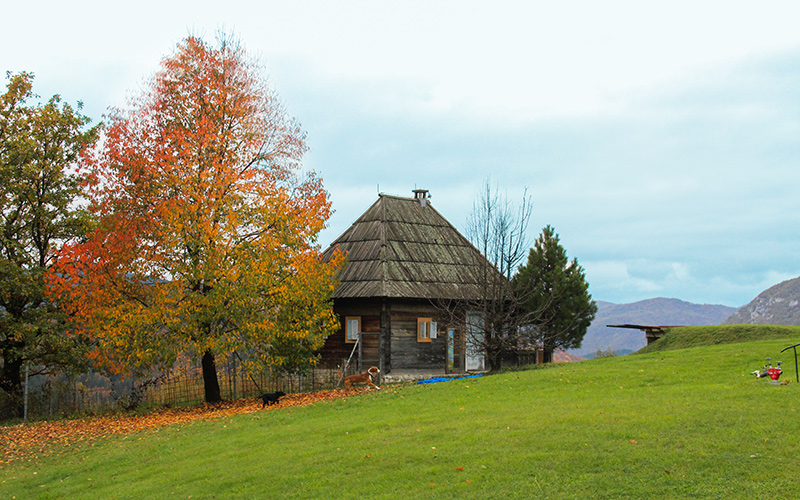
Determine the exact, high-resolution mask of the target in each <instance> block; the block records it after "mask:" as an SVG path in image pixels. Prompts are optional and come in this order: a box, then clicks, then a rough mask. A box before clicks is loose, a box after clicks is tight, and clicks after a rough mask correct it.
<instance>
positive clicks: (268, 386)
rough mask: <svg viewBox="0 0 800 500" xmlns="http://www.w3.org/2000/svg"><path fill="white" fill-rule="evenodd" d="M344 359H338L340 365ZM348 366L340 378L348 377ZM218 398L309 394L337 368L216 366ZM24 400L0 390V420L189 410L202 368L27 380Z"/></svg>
mask: <svg viewBox="0 0 800 500" xmlns="http://www.w3.org/2000/svg"><path fill="white" fill-rule="evenodd" d="M346 361H347V360H343V362H342V364H341V366H344V365H345V362H346ZM354 370H355V367H353V366H351V367H350V368H349V369H348V370H347V373H345V375H350V374H352V373H354ZM217 377H218V380H219V386H220V393H221V396H222V399H225V400H236V399H242V398H249V397H252V398H256V397H258V396H260V395H261V394H263V393H265V392H274V391H278V390H280V391H283V392H286V393H287V394H288V393H296V392H313V391H320V390H327V389H333V388H335V387H336V386H337V382H338V381H339V375H338V370H337V368H335V367H334V368H314V369H313V370H310V371H309V372H308V373H307V374H290V373H285V372H281V373H272V374H270V373H268V372H267V373H257V374H252V373H248V372H246V371H245V370H243V369H242V368H241V364H239V363H235V362H231V363H227V364H220V365H217ZM26 389H27V390H26V391H25V392H26V396H23V398H24V399H25V401H20V400H19V398H17V400H13V399H12V398H11V397H10V396H9V395H8V394H7V393H4V392H2V391H0V421H1V420H9V419H15V418H18V417H19V415H18V414H17V411H18V408H20V407H24V409H25V410H24V418H25V419H27V420H41V419H47V418H56V417H62V416H71V415H82V414H93V413H100V412H105V411H111V410H125V409H132V408H134V407H137V406H144V407H147V406H190V405H194V404H199V403H201V402H202V401H203V398H204V386H203V375H202V369H201V367H200V363H199V362H191V361H188V360H183V361H181V362H179V363H176V365H175V366H174V367H173V368H172V369H171V370H169V371H168V372H165V373H154V374H152V375H150V376H148V377H140V378H135V379H133V378H127V379H123V378H122V377H107V376H104V375H102V374H100V373H96V372H92V373H86V374H82V375H78V376H67V375H63V374H62V375H58V376H56V375H48V376H39V377H32V378H31V381H30V382H29V383H28V385H27V386H26Z"/></svg>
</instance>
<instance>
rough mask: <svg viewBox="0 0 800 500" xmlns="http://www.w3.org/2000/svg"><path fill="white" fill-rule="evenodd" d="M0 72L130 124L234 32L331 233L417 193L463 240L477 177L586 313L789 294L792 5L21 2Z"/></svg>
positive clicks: (799, 158) (792, 269)
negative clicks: (177, 53)
mask: <svg viewBox="0 0 800 500" xmlns="http://www.w3.org/2000/svg"><path fill="white" fill-rule="evenodd" d="M2 10H3V19H2V21H0V22H2V29H0V66H2V68H0V69H2V70H4V71H12V72H18V71H23V70H24V71H32V72H34V73H35V75H36V80H35V82H34V90H35V91H36V92H37V93H39V94H40V95H42V96H44V97H49V96H51V95H52V94H54V93H59V94H61V95H62V96H63V97H64V98H65V99H66V100H67V101H70V102H73V103H74V102H75V101H77V100H81V101H83V102H84V105H85V107H84V112H85V113H86V114H87V115H89V116H90V117H92V118H93V120H94V121H95V122H96V121H100V120H101V119H102V115H103V114H104V113H105V112H106V111H107V109H108V107H110V106H116V107H124V106H125V104H126V101H125V99H126V96H127V95H129V93H130V92H132V91H136V90H137V89H139V88H141V86H142V84H143V82H144V81H145V79H146V78H147V77H149V76H150V75H152V73H153V72H154V71H155V70H156V69H157V68H158V64H159V61H160V60H161V59H162V58H163V57H165V56H167V55H169V54H170V53H171V52H172V50H173V49H174V47H175V45H176V44H177V43H178V42H179V41H180V40H181V39H182V38H184V37H186V36H187V35H189V34H194V35H201V36H203V37H204V38H206V39H207V40H212V39H213V37H214V34H215V32H216V31H217V30H218V29H224V30H226V31H228V32H234V33H235V34H236V35H237V36H238V37H239V38H240V39H241V41H242V42H243V43H244V44H245V46H246V47H247V48H248V50H250V51H251V52H253V53H256V54H260V55H261V57H262V60H263V61H264V63H265V64H266V67H267V68H268V76H269V79H270V81H271V83H272V85H273V86H274V87H275V88H276V90H277V91H278V93H279V94H280V95H281V97H282V99H283V101H284V103H285V105H286V107H287V108H288V110H289V112H290V114H292V115H293V116H295V117H297V118H298V119H299V121H300V122H301V123H302V125H303V127H304V128H305V129H306V130H307V131H308V145H309V147H310V151H309V153H308V155H307V156H306V160H305V167H304V168H306V169H309V170H315V171H316V172H318V173H319V174H320V175H321V177H322V178H323V180H324V183H325V187H326V189H327V190H328V191H329V192H330V195H331V198H332V200H333V204H334V209H335V210H336V213H335V214H334V215H333V217H332V218H331V220H330V221H329V228H328V229H327V230H325V231H324V232H323V233H322V235H321V236H320V243H321V244H322V246H323V247H324V246H327V245H328V244H329V243H330V242H331V241H332V240H333V239H334V238H336V236H338V235H339V234H340V233H341V232H342V231H344V230H345V229H346V228H347V227H348V226H349V225H350V224H351V223H352V222H353V221H354V220H355V219H356V218H357V217H358V216H359V215H360V214H361V213H362V212H363V211H364V210H366V208H368V207H369V205H371V204H372V203H373V202H374V201H375V199H376V198H377V194H378V192H379V191H380V192H384V193H389V194H399V195H408V196H410V195H411V190H412V189H414V188H415V187H416V188H424V189H429V190H430V193H431V195H432V199H431V201H432V203H433V205H434V206H435V207H436V209H437V210H439V211H440V212H441V213H442V214H443V215H444V216H445V217H447V218H448V220H450V222H451V223H453V224H454V225H455V226H456V227H457V228H459V229H460V230H462V231H463V230H464V225H465V222H466V218H467V214H468V212H469V210H470V209H471V206H472V202H473V200H474V199H475V197H476V196H477V194H478V192H479V190H480V188H481V185H482V183H483V182H484V180H485V179H487V177H488V176H491V179H492V182H494V183H496V185H497V187H498V188H499V189H500V191H501V192H502V193H504V194H506V195H507V196H508V198H509V199H510V200H512V201H516V200H519V199H520V197H521V196H522V193H523V189H524V188H526V187H527V189H528V193H529V194H530V195H531V197H532V199H533V202H534V214H533V217H532V220H531V234H530V239H531V241H533V240H534V239H535V238H536V236H537V235H538V233H539V232H540V231H541V229H542V228H543V227H544V226H546V225H548V224H549V225H551V226H553V227H554V228H555V230H556V232H557V233H558V234H559V235H560V237H561V241H562V244H563V245H564V247H565V248H566V250H567V253H568V255H569V256H570V257H576V258H577V259H578V261H579V262H580V264H581V265H583V267H584V268H585V270H586V275H587V280H588V281H589V284H590V292H591V293H592V295H593V297H594V298H595V299H597V300H605V301H610V302H618V303H622V302H633V301H637V300H642V299H647V298H653V297H673V298H678V299H682V300H687V301H691V302H697V303H710V304H725V305H729V306H741V305H744V304H745V303H747V302H749V301H750V300H752V299H753V298H754V297H755V296H756V295H757V294H758V293H759V292H761V291H762V290H764V289H765V288H768V287H769V286H772V285H774V284H776V283H778V282H780V281H783V280H786V279H789V278H794V277H797V276H798V275H800V251H798V249H799V245H798V244H800V235H799V233H798V219H799V218H800V195H798V188H800V164H799V163H800V29H798V19H800V4H798V3H797V2H796V1H760V2H755V1H753V2H736V1H730V0H729V1H715V2H703V1H697V0H693V1H675V0H672V1H669V2H642V1H630V2H621V1H604V2H596V1H575V2H569V1H564V2H553V1H547V2H538V1H537V2H530V1H529V2H522V1H498V0H493V1H491V2H471V1H464V0H461V1H452V2H450V1H447V2H441V1H440V2H436V1H431V0H428V1H404V2H397V1H393V2H381V1H375V0H373V1H363V2H353V1H306V2H304V1H291V2H288V1H281V2H274V1H253V2H243V1H230V0H229V1H225V2H220V1H214V2H207V1H192V2H172V1H158V2H154V1H150V0H145V1H139V2H135V3H134V2H124V3H123V2H108V1H102V2H82V1H69V2H65V1H52V2H41V1H36V0H32V1H28V2H14V3H11V4H9V5H4V6H3V9H2Z"/></svg>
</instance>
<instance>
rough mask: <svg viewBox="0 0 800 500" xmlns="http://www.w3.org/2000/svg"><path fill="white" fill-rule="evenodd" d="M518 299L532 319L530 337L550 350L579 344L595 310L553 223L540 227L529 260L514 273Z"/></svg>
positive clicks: (578, 268)
mask: <svg viewBox="0 0 800 500" xmlns="http://www.w3.org/2000/svg"><path fill="white" fill-rule="evenodd" d="M514 285H515V287H514V289H515V292H516V294H517V296H518V303H519V304H521V307H522V310H523V312H524V313H525V315H526V316H528V317H529V318H532V319H531V324H530V325H528V328H527V332H528V336H529V338H530V340H532V341H533V342H535V343H537V344H539V345H541V346H542V347H543V348H544V349H545V352H547V353H549V354H552V352H553V351H554V350H555V349H559V348H561V349H573V348H577V347H580V345H581V341H583V336H584V335H585V334H586V329H587V328H588V327H589V325H590V324H591V322H592V320H593V319H594V316H595V314H596V313H597V305H596V304H595V302H594V301H593V300H592V296H591V294H589V284H588V283H587V282H586V279H585V274H584V270H583V268H582V267H581V266H580V265H578V260H577V259H572V260H569V258H568V257H567V252H566V250H564V247H562V246H561V243H560V241H559V237H558V234H556V233H555V231H554V230H553V228H552V227H550V226H547V227H545V228H544V229H543V230H542V233H541V234H540V235H539V238H538V239H537V240H536V243H535V245H534V247H533V248H531V250H530V252H529V254H528V262H527V263H526V264H525V265H524V266H521V267H520V268H519V269H518V271H517V274H516V276H515V277H514Z"/></svg>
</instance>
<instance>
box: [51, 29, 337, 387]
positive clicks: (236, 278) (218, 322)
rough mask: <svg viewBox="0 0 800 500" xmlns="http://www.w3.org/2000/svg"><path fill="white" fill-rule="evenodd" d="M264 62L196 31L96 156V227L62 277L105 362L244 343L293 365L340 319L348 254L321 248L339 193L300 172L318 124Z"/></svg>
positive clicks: (64, 257)
mask: <svg viewBox="0 0 800 500" xmlns="http://www.w3.org/2000/svg"><path fill="white" fill-rule="evenodd" d="M260 70H261V68H260V67H259V66H258V65H257V64H256V63H255V62H254V61H252V60H251V59H250V58H249V57H248V55H247V53H246V52H245V51H244V49H243V48H242V47H241V46H239V45H238V44H237V43H236V42H234V41H232V40H229V39H222V40H221V41H220V44H219V47H217V48H214V47H211V46H209V45H208V44H206V43H205V42H203V41H202V40H200V39H198V38H195V37H189V38H186V39H185V40H184V41H183V42H181V43H180V44H179V45H178V47H177V49H176V51H175V53H174V54H173V55H172V56H171V57H169V58H167V59H165V60H164V61H162V64H161V68H160V70H159V71H158V72H157V73H156V74H155V75H154V77H153V78H152V80H151V82H150V86H149V89H148V90H147V91H146V92H144V93H143V94H141V95H140V96H138V97H137V98H134V99H132V100H131V102H130V109H129V110H127V111H120V110H114V111H113V112H112V114H111V116H110V117H109V119H108V121H109V123H108V126H107V127H106V129H105V138H104V140H103V141H101V145H100V146H98V147H97V148H96V149H95V150H94V151H92V152H91V154H87V155H86V157H85V159H84V161H83V164H82V166H81V167H82V169H83V171H84V172H86V173H87V175H88V176H89V177H90V178H91V179H92V185H91V186H89V189H90V192H91V202H92V204H91V209H92V210H93V211H94V213H96V214H97V216H98V220H99V223H98V227H97V229H96V230H95V231H94V232H93V233H92V234H90V235H87V238H86V239H85V240H81V241H75V242H73V243H72V244H71V245H67V246H66V247H65V248H64V249H63V250H62V251H61V253H60V255H59V258H58V262H57V265H56V266H55V269H54V272H53V273H52V274H51V275H50V283H51V286H52V287H53V290H54V293H55V294H57V295H58V296H59V298H60V299H61V301H62V303H63V304H65V306H66V307H67V309H68V310H69V312H70V314H71V317H72V318H73V320H74V325H75V332H77V333H80V334H84V335H88V336H89V337H90V338H91V339H92V340H94V342H95V345H96V346H97V348H96V349H95V351H94V357H95V359H96V360H97V361H98V362H101V363H103V364H104V365H105V366H106V367H108V368H111V369H112V370H114V371H117V372H123V373H127V372H132V371H136V370H139V369H141V370H145V369H147V368H149V367H152V366H157V365H162V366H169V365H171V363H173V362H174V360H175V358H176V356H177V355H178V354H179V353H181V352H191V353H195V354H197V355H201V354H202V353H204V352H223V353H227V352H231V351H234V350H236V351H237V352H239V353H240V354H242V356H243V357H246V359H245V362H246V363H248V364H249V367H251V368H255V367H256V366H260V367H265V366H268V367H272V368H276V367H277V368H293V367H297V366H302V365H308V364H309V363H310V362H312V361H313V352H314V351H315V350H317V349H319V348H320V347H321V345H322V343H323V342H324V338H325V337H326V336H327V335H328V334H329V333H331V332H332V331H334V329H335V328H336V327H337V319H336V317H335V316H334V314H333V312H332V310H331V307H330V297H331V295H332V293H333V288H334V286H335V274H336V271H337V269H338V267H339V266H341V264H342V257H341V256H338V257H336V258H335V259H333V260H332V261H329V262H323V261H322V260H321V259H320V252H319V247H318V244H317V243H316V239H317V235H318V233H319V231H320V230H322V229H323V228H324V226H325V222H326V220H327V219H328V217H329V216H330V213H331V204H330V201H329V199H328V194H327V192H326V191H325V190H324V188H323V186H322V181H321V180H320V179H319V178H318V177H317V176H316V175H315V174H314V173H313V172H312V173H308V174H305V175H303V176H301V175H300V173H299V162H300V160H301V158H302V156H303V154H304V152H305V151H306V145H305V132H303V131H302V130H301V129H300V127H299V125H298V124H297V122H296V121H294V120H293V119H290V118H289V117H287V115H286V113H285V111H284V109H283V107H282V106H281V104H280V102H279V101H278V99H277V96H276V95H275V93H274V92H273V91H271V90H270V89H269V88H268V87H267V85H266V83H265V81H264V80H263V78H261V77H260ZM244 353H247V356H245V355H244Z"/></svg>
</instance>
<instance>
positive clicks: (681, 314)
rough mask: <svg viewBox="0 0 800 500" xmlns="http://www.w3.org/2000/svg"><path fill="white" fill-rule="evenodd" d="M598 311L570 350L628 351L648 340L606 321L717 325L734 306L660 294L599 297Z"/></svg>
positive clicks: (591, 352) (592, 352)
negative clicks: (617, 299)
mask: <svg viewBox="0 0 800 500" xmlns="http://www.w3.org/2000/svg"><path fill="white" fill-rule="evenodd" d="M596 302H597V315H596V316H595V319H594V321H592V324H591V325H589V328H588V329H587V330H586V335H585V336H584V338H583V342H582V343H581V347H580V348H578V349H572V350H570V351H569V352H570V353H572V354H576V355H578V356H582V357H591V356H593V355H595V354H596V353H597V352H598V350H599V351H604V352H608V351H612V352H614V353H616V354H628V353H630V352H634V351H638V350H639V349H641V348H642V347H644V346H645V345H646V344H647V341H646V339H645V336H644V333H643V332H642V331H640V330H635V329H629V328H608V327H607V325H619V324H641V325H670V326H703V325H718V324H720V323H722V322H723V321H724V320H726V319H727V318H729V317H730V316H731V315H732V314H733V313H734V312H736V310H737V309H736V308H735V307H729V306H724V305H719V304H694V303H692V302H686V301H683V300H680V299H674V298H665V297H657V298H652V299H644V300H640V301H637V302H631V303H627V304H616V303H613V302H606V301H602V300H598V301H596Z"/></svg>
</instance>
